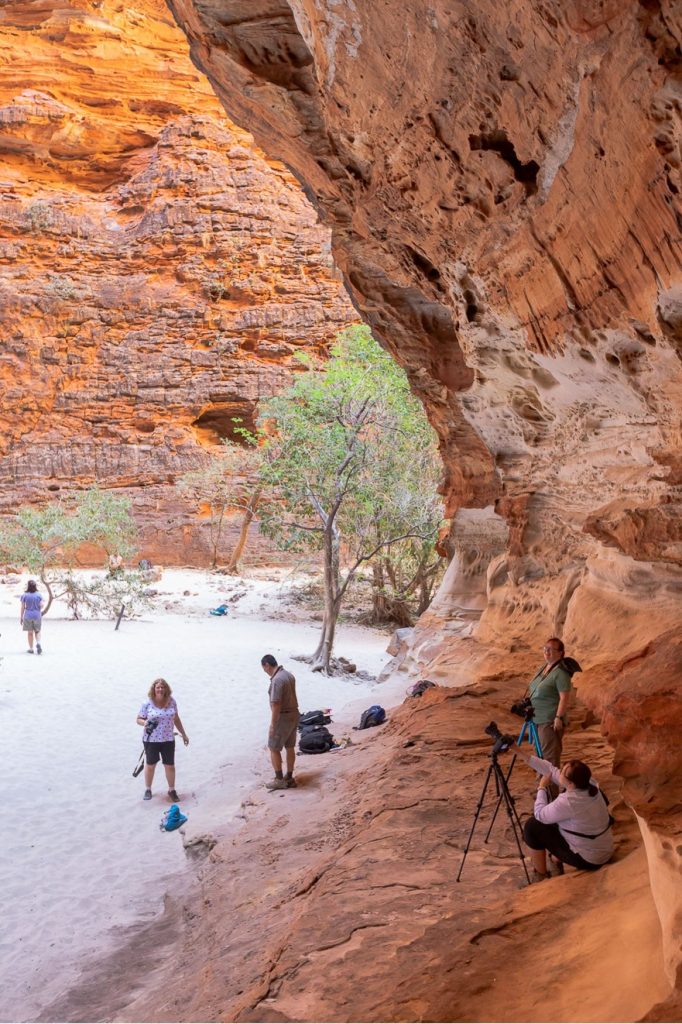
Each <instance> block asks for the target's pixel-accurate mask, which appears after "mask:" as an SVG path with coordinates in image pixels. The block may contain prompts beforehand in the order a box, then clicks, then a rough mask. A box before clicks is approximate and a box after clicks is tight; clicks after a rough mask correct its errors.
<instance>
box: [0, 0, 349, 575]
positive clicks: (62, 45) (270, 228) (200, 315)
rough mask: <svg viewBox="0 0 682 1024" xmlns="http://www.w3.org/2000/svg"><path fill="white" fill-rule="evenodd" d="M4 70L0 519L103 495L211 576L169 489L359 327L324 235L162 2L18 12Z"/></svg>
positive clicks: (161, 548) (3, 15)
mask: <svg viewBox="0 0 682 1024" xmlns="http://www.w3.org/2000/svg"><path fill="white" fill-rule="evenodd" d="M0 50H2V51H3V52H4V56H5V59H4V60H3V61H2V70H0V154H1V156H2V164H1V166H0V317H1V319H2V333H3V342H2V350H1V351H0V381H1V382H2V402H1V404H0V484H1V488H2V499H1V509H2V511H10V510H12V509H14V508H16V506H17V505H19V504H22V503H24V502H36V501H44V500H46V499H50V498H54V497H57V496H59V495H63V494H65V493H68V492H69V491H70V490H72V489H73V488H74V487H83V486H89V485H90V484H92V483H95V482H97V483H99V484H100V485H101V486H104V487H108V488H116V489H117V490H121V491H123V492H127V493H129V494H130V495H131V497H132V498H133V507H134V512H135V515H136V517H137V520H138V523H139V525H140V527H141V544H142V550H143V553H144V554H145V555H147V557H151V558H152V559H155V560H156V559H159V560H163V561H171V562H178V561H179V562H191V563H193V564H201V563H202V562H205V561H206V559H207V557H208V556H209V544H208V539H207V536H206V533H207V531H206V529H205V528H202V525H201V522H200V521H198V520H197V517H196V515H195V509H194V507H193V506H192V505H191V504H190V503H189V502H188V501H185V500H183V498H182V496H181V495H180V494H178V491H177V489H176V488H175V486H174V484H175V482H176V481H177V479H178V478H179V477H180V476H181V475H182V474H183V473H184V472H186V471H187V470H190V469H195V468H198V467H199V466H200V465H202V464H203V462H205V460H206V453H207V452H208V451H211V450H212V449H213V448H214V447H215V446H216V445H218V444H219V442H220V439H221V437H224V436H230V435H231V434H233V432H234V424H233V423H232V419H233V417H239V418H240V419H241V420H242V421H243V423H244V424H245V425H246V426H252V425H253V421H254V417H255V415H256V410H257V406H258V402H259V400H260V399H261V398H263V397H268V396H270V395H271V394H273V393H274V392H275V391H277V390H278V389H281V388H282V387H283V386H284V385H285V384H286V382H287V381H288V380H289V379H290V375H291V373H292V360H293V359H294V357H295V355H296V353H297V352H299V351H301V350H302V349H311V350H313V351H321V350H324V349H325V348H326V346H327V345H328V344H329V343H330V341H331V340H332V339H333V337H334V335H335V334H336V332H337V331H338V330H339V329H340V328H341V327H343V326H345V325H346V324H347V323H348V322H349V321H351V320H353V319H354V318H355V314H354V312H353V310H352V308H351V306H350V303H349V301H348V299H347V296H346V294H345V292H344V290H343V287H342V285H341V283H340V281H339V280H338V274H337V272H336V271H335V270H334V267H333V264H332V260H331V255H330V245H329V236H328V231H327V230H326V229H323V228H322V227H321V226H320V225H319V224H318V222H317V215H316V213H315V212H314V210H313V208H312V207H311V206H310V205H309V203H308V202H307V201H306V200H305V198H304V197H303V196H302V195H301V192H300V189H299V188H298V187H297V186H296V183H295V182H294V180H293V178H292V177H291V175H290V174H289V172H287V171H286V170H285V169H284V167H283V166H282V165H281V164H279V163H277V162H273V161H271V160H270V161H268V160H266V159H265V157H264V156H263V155H262V153H260V152H259V151H258V150H257V149H256V147H255V145H254V143H253V139H252V138H251V137H250V136H249V135H248V134H247V133H246V132H244V131H242V130H241V129H238V128H236V127H235V126H234V125H233V124H231V123H230V122H229V121H228V120H227V118H226V116H225V113H224V111H223V110H222V108H221V106H220V104H219V103H218V101H217V99H216V98H215V95H214V94H213V92H212V91H211V88H210V86H209V84H208V83H207V82H206V80H205V78H204V77H203V76H202V75H200V74H199V73H198V72H197V71H196V70H195V69H194V68H193V67H192V65H191V63H190V61H189V57H188V53H187V43H186V40H185V38H184V36H183V35H182V33H181V32H180V31H179V29H178V28H177V26H175V25H174V23H173V22H172V19H171V18H170V15H169V13H168V11H167V10H166V9H165V8H164V6H163V4H162V3H161V2H160V0H158V2H156V0H145V2H143V3H140V4H136V5H135V9H134V10H133V9H125V8H124V7H123V6H122V5H120V4H116V3H113V2H109V0H104V2H102V0H79V2H74V3H69V4H66V3H60V2H57V0H55V2H50V3H42V4H40V5H36V4H33V3H29V2H26V3H22V2H19V3H13V4H11V5H9V6H6V7H5V8H4V9H3V10H2V11H0ZM235 528H236V527H235ZM232 541H233V534H231V532H230V531H229V530H228V531H226V536H225V542H224V548H225V550H228V549H229V547H230V545H231V543H232Z"/></svg>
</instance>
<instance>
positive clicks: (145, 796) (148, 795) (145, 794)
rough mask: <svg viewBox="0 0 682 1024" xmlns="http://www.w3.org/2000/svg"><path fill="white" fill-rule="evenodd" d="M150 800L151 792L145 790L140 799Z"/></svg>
mask: <svg viewBox="0 0 682 1024" xmlns="http://www.w3.org/2000/svg"><path fill="white" fill-rule="evenodd" d="M151 798H152V791H151V789H145V791H144V796H143V797H142V799H143V800H151Z"/></svg>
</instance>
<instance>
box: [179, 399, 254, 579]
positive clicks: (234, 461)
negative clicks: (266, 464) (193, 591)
mask: <svg viewBox="0 0 682 1024" xmlns="http://www.w3.org/2000/svg"><path fill="white" fill-rule="evenodd" d="M233 422H234V423H235V424H237V423H239V422H241V421H240V420H239V418H238V417H234V420H233ZM235 433H236V434H238V435H239V436H240V437H241V438H242V439H243V441H242V443H241V444H238V443H237V442H236V441H230V440H228V439H223V442H222V445H221V446H220V448H218V449H217V450H216V452H215V454H213V455H212V456H211V457H210V459H209V461H208V462H207V463H206V464H205V465H204V466H202V467H201V468H200V469H195V470H192V471H190V472H189V473H185V474H184V476H182V477H181V478H180V480H179V481H178V487H179V488H180V490H181V491H183V492H184V493H185V494H187V495H189V496H190V497H191V498H192V499H193V500H194V501H195V502H196V503H197V506H198V508H199V509H200V510H201V511H203V512H205V513H206V520H207V523H208V530H209V537H210V541H211V554H212V565H213V568H215V567H216V565H217V564H218V550H219V548H220V541H221V538H222V534H223V529H224V526H225V519H226V517H227V514H228V513H229V512H230V511H236V512H241V513H243V515H245V516H246V515H250V516H251V518H252V517H253V511H254V509H255V504H257V502H258V498H259V497H260V487H259V485H258V484H257V483H254V480H255V478H257V475H258V471H259V468H260V462H261V459H260V452H259V449H258V447H257V445H256V439H255V438H254V436H253V434H251V433H250V431H248V430H247V429H246V428H245V427H235ZM249 522H250V519H249ZM239 554H241V551H240V552H239Z"/></svg>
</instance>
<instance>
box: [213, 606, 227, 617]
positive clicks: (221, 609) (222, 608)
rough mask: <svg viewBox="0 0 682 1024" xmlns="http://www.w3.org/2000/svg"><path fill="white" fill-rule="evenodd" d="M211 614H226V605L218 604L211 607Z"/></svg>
mask: <svg viewBox="0 0 682 1024" xmlns="http://www.w3.org/2000/svg"><path fill="white" fill-rule="evenodd" d="M210 614H211V615H227V605H226V604H219V605H218V607H217V608H211V611H210Z"/></svg>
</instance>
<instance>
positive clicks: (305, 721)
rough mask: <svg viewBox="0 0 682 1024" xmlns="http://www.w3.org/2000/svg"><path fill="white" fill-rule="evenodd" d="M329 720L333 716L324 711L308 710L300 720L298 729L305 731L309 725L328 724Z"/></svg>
mask: <svg viewBox="0 0 682 1024" xmlns="http://www.w3.org/2000/svg"><path fill="white" fill-rule="evenodd" d="M329 722H331V718H330V717H329V715H325V713H324V711H306V712H305V713H304V714H302V715H301V717H300V718H299V720H298V731H299V732H303V730H304V729H305V728H306V726H308V725H327V724H328V723H329Z"/></svg>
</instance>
